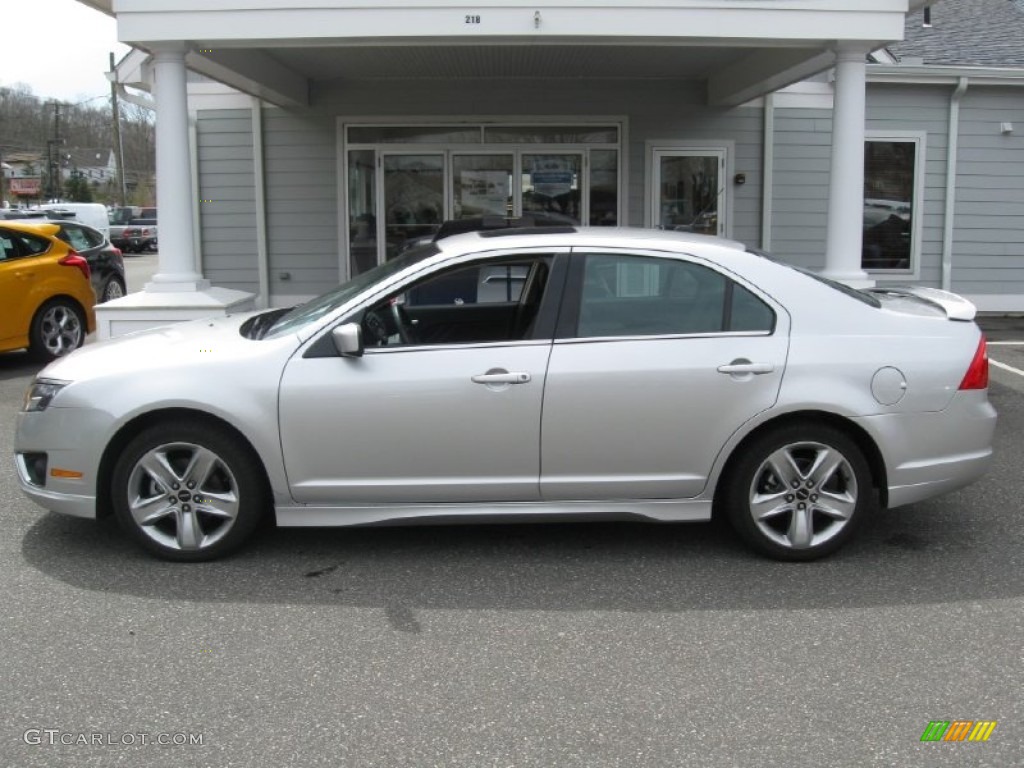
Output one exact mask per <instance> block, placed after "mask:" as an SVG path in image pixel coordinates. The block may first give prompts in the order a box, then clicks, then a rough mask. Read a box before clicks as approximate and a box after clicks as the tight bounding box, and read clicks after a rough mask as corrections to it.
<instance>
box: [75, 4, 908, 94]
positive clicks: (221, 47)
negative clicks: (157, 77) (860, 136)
mask: <svg viewBox="0 0 1024 768" xmlns="http://www.w3.org/2000/svg"><path fill="white" fill-rule="evenodd" d="M80 2H83V3H85V4H86V5H89V6H91V7H93V8H96V9H98V10H102V11H104V12H106V13H109V14H111V15H115V16H116V18H117V21H118V37H119V38H120V39H121V40H122V42H125V43H127V44H130V45H133V46H135V47H137V48H140V49H143V50H146V51H154V50H157V49H158V48H160V47H162V46H174V47H183V48H185V49H186V50H187V51H188V55H187V59H186V61H187V65H188V66H189V68H190V69H192V70H194V71H196V72H199V73H201V74H203V75H206V76H208V77H211V78H213V79H215V80H218V81H220V82H223V83H225V84H226V85H229V86H232V87H234V88H237V89H238V90H241V91H243V92H246V93H251V94H254V95H257V96H260V97H261V98H263V99H265V100H267V101H269V102H271V103H276V104H279V105H284V106H292V107H301V106H306V105H308V104H309V103H310V94H311V92H312V91H313V89H314V87H315V86H318V85H322V84H332V83H333V84H341V85H342V86H343V85H344V83H345V81H350V80H361V81H366V80H374V79H403V80H409V79H425V80H431V79H435V80H439V79H446V80H447V79H479V78H486V79H508V78H513V79H515V78H529V79H548V78H556V79H574V80H584V81H586V80H599V79H608V78H623V79H627V78H628V79H674V80H691V81H697V82H701V83H703V84H704V85H705V86H706V90H707V95H708V101H709V102H710V103H713V104H720V105H736V104H741V103H744V102H746V101H749V100H751V99H753V98H756V97H758V96H761V95H763V94H765V93H769V92H771V91H774V90H777V89H779V88H782V87H784V86H786V85H789V84H791V83H794V82H797V81H799V80H802V79H805V78H807V77H810V76H811V75H813V74H815V73H817V72H820V71H822V70H824V69H827V68H828V67H830V66H831V65H832V63H833V61H834V50H835V49H836V47H837V46H851V47H854V48H855V49H858V50H863V51H864V52H865V53H866V52H867V51H868V50H872V49H874V48H878V47H881V46H882V45H884V44H887V43H890V42H893V41H896V40H900V39H902V37H903V30H904V20H905V17H906V14H907V12H908V10H911V9H914V8H917V7H920V6H922V5H925V4H927V3H928V0H651V1H650V2H645V3H644V4H643V6H640V7H638V6H635V5H629V4H626V3H623V2H622V0H586V1H584V0H561V2H560V4H559V5H558V6H557V7H550V6H548V7H540V8H538V6H537V5H536V4H533V3H527V2H524V0H476V1H475V2H467V1H466V0H449V2H448V3H446V4H445V5H444V6H439V5H438V4H437V3H436V2H434V0H346V1H345V2H340V1H339V0H304V2H303V3H302V5H301V7H295V6H287V5H285V4H283V3H280V2H278V1H277V0H117V3H116V13H115V11H114V0H80Z"/></svg>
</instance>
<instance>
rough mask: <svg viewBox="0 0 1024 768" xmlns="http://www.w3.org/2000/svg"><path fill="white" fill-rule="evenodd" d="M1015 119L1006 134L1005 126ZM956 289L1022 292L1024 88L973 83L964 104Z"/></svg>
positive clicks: (955, 248) (956, 221) (955, 251)
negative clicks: (983, 85) (1001, 125)
mask: <svg viewBox="0 0 1024 768" xmlns="http://www.w3.org/2000/svg"><path fill="white" fill-rule="evenodd" d="M1004 122H1009V123H1013V129H1014V130H1013V133H1011V134H1009V135H1004V134H1003V133H1001V132H1000V124H1001V123H1004ZM954 226H955V229H954V236H953V284H952V288H953V290H954V291H957V292H959V293H966V294H1018V295H1020V294H1024V90H1022V89H1020V88H992V87H982V86H971V87H969V88H968V90H967V93H966V94H964V97H963V100H962V101H961V104H960V141H959V158H958V162H957V179H956V216H955V219H954Z"/></svg>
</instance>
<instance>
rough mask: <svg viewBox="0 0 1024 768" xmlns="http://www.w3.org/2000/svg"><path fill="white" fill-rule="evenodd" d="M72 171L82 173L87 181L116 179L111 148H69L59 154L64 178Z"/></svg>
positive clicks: (72, 172)
mask: <svg viewBox="0 0 1024 768" xmlns="http://www.w3.org/2000/svg"><path fill="white" fill-rule="evenodd" d="M74 173H80V174H82V176H83V178H85V180H86V181H88V182H89V183H93V182H96V183H103V182H108V181H114V180H115V179H117V163H116V161H115V158H114V151H113V150H111V149H102V148H99V149H70V150H65V151H64V152H62V154H61V175H62V177H63V178H64V179H65V180H66V179H68V178H70V177H71V175H72V174H74Z"/></svg>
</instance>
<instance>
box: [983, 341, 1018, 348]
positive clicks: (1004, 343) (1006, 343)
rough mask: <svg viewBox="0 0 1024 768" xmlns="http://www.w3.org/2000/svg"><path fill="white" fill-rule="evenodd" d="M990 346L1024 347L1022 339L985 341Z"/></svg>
mask: <svg viewBox="0 0 1024 768" xmlns="http://www.w3.org/2000/svg"><path fill="white" fill-rule="evenodd" d="M985 343H986V344H988V345H989V346H990V347H1024V341H987V342H985Z"/></svg>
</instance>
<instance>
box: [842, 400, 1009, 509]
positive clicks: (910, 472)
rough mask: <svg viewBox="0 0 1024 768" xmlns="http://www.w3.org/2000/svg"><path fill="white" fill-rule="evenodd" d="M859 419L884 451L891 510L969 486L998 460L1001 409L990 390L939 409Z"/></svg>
mask: <svg viewBox="0 0 1024 768" xmlns="http://www.w3.org/2000/svg"><path fill="white" fill-rule="evenodd" d="M854 421H856V422H857V423H859V424H860V425H861V426H862V427H864V428H865V429H866V430H867V431H868V432H869V433H870V434H871V435H872V436H873V437H874V439H875V442H876V444H877V445H878V446H879V447H880V448H881V450H882V455H883V456H884V458H885V465H886V474H887V476H888V483H887V485H888V489H887V490H888V504H887V506H888V507H889V508H890V509H891V508H893V507H901V506H903V505H905V504H913V503H915V502H918V501H923V500H925V499H930V498H933V497H935V496H939V495H941V494H944V493H948V492H949V491H954V490H956V489H958V488H963V487H964V486H965V485H969V484H970V483H973V482H974V481H975V480H977V479H979V478H980V477H981V476H982V475H984V474H985V473H986V472H987V471H988V468H989V467H990V466H991V464H992V442H993V438H994V435H995V428H996V411H995V409H994V408H993V407H992V405H991V403H989V401H988V392H987V391H986V390H971V391H963V392H957V393H956V394H955V395H954V396H953V399H952V400H951V401H950V404H949V406H948V407H947V408H945V409H944V410H942V411H937V412H934V413H908V414H885V415H880V416H868V417H863V418H859V419H854Z"/></svg>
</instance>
